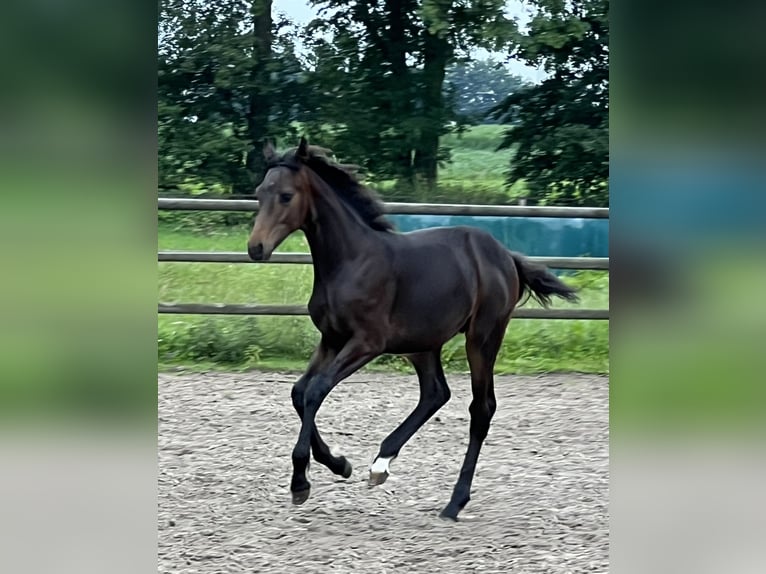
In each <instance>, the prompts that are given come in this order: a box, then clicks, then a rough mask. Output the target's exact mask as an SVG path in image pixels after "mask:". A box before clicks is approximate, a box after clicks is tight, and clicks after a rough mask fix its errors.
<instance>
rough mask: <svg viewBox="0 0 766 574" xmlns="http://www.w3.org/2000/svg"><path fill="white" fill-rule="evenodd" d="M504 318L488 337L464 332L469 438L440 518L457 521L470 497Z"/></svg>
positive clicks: (487, 419) (488, 419)
mask: <svg viewBox="0 0 766 574" xmlns="http://www.w3.org/2000/svg"><path fill="white" fill-rule="evenodd" d="M506 324H507V320H505V321H503V322H501V323H500V324H496V325H495V327H494V328H493V329H492V331H491V333H490V334H489V336H487V334H486V333H475V332H474V333H472V332H471V331H472V329H469V332H468V333H467V334H466V345H465V346H466V354H467V356H468V363H469V365H470V366H471V391H472V393H473V400H472V401H471V405H470V407H469V409H468V410H469V412H470V413H471V427H470V439H469V442H468V450H467V451H466V453H465V460H464V461H463V466H462V468H461V469H460V477H459V478H458V481H457V484H456V485H455V489H454V490H453V492H452V498H450V502H449V504H448V505H447V506H446V507H445V508H444V510H442V511H441V514H440V516H441V517H442V518H450V519H452V520H457V515H458V513H459V512H460V511H461V510H462V509H463V507H464V506H465V505H466V504H468V501H469V500H470V499H471V483H472V482H473V475H474V472H475V470H476V462H477V461H478V459H479V451H480V450H481V446H482V444H483V443H484V439H485V438H486V436H487V433H488V432H489V424H490V422H491V421H492V416H493V415H494V414H495V409H496V406H497V403H496V401H495V386H494V385H495V384H494V375H493V369H494V366H495V359H496V357H497V353H498V351H499V350H500V344H501V343H502V341H503V335H504V334H505V326H506Z"/></svg>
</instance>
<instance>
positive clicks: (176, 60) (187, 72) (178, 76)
mask: <svg viewBox="0 0 766 574" xmlns="http://www.w3.org/2000/svg"><path fill="white" fill-rule="evenodd" d="M288 26H289V22H287V21H285V20H277V21H274V20H272V16H271V0H161V2H160V19H159V31H158V32H159V34H158V36H159V38H158V40H159V42H158V44H159V50H158V52H159V54H158V81H157V84H158V85H157V91H158V100H159V101H158V138H159V179H160V185H161V186H170V187H172V186H179V185H184V184H188V183H190V182H194V183H197V184H202V185H203V186H205V187H206V188H208V189H210V188H218V189H219V190H220V191H231V192H234V193H250V192H252V190H253V189H254V188H255V185H256V184H257V183H258V181H259V179H260V177H261V175H262V171H263V165H262V163H261V161H262V160H261V157H262V154H261V152H260V150H261V148H262V146H263V142H264V139H265V138H267V137H273V136H276V135H281V134H283V133H285V132H289V131H290V127H289V126H290V122H291V121H294V120H295V119H296V118H295V116H296V107H298V104H297V103H296V102H297V101H298V100H300V98H301V97H302V94H303V91H302V89H301V85H302V84H301V82H302V77H301V67H300V65H299V63H298V61H297V58H296V56H295V46H294V38H293V37H292V36H291V34H290V33H289V28H288ZM277 104H278V105H277ZM249 150H250V151H251V150H257V153H250V154H248V151H249ZM246 163H247V167H249V168H250V176H248V171H247V170H246Z"/></svg>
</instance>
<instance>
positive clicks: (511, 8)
mask: <svg viewBox="0 0 766 574" xmlns="http://www.w3.org/2000/svg"><path fill="white" fill-rule="evenodd" d="M272 9H273V10H274V11H275V12H282V13H284V14H286V15H287V16H288V17H289V18H290V19H291V20H292V21H293V22H295V23H296V24H307V23H308V22H310V21H311V20H312V19H313V18H315V17H316V16H317V9H316V8H314V7H312V6H310V5H309V3H308V2H306V1H305V0H273V4H272ZM506 14H507V15H508V16H510V17H512V18H515V19H516V20H517V22H518V24H519V26H520V27H522V28H523V26H524V25H525V24H526V23H527V21H528V20H529V13H528V8H526V7H525V6H524V4H523V2H522V1H521V0H508V1H507V2H506ZM472 55H473V56H474V57H475V58H477V59H486V58H488V57H489V56H490V55H491V54H490V53H489V52H487V51H486V50H474V51H473V52H472ZM502 58H504V55H502V54H500V55H498V56H497V59H498V60H499V59H502ZM506 67H507V68H508V70H509V71H510V72H511V73H513V74H516V75H518V76H521V77H522V78H524V79H525V80H528V81H530V82H539V81H541V80H542V79H543V78H544V77H545V73H544V72H543V71H542V70H539V69H536V68H532V67H530V66H527V65H526V64H524V63H522V62H516V61H513V62H509V63H508V64H506Z"/></svg>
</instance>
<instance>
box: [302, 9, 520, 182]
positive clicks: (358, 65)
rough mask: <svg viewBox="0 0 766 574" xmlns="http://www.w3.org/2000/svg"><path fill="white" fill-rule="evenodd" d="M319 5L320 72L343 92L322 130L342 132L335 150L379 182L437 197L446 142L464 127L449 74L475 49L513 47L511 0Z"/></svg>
mask: <svg viewBox="0 0 766 574" xmlns="http://www.w3.org/2000/svg"><path fill="white" fill-rule="evenodd" d="M314 3H315V4H317V5H320V6H321V7H322V11H321V12H320V15H321V18H320V19H318V20H317V21H315V22H314V23H312V25H311V26H310V27H309V30H308V34H309V36H311V37H313V46H314V52H315V55H316V61H315V62H314V66H315V69H316V73H317V77H318V78H320V79H319V83H320V84H321V85H323V86H325V90H327V87H329V86H333V88H331V90H332V91H331V93H329V94H327V96H328V97H327V99H325V100H324V103H323V105H322V106H321V109H322V110H324V112H325V114H324V116H323V118H322V120H321V121H319V120H317V121H316V123H318V124H324V125H327V124H333V125H337V126H338V129H337V130H335V132H334V134H332V136H333V138H334V140H335V145H334V148H337V149H338V150H341V149H342V150H351V149H353V150H354V152H355V155H354V157H362V158H366V160H365V167H366V168H368V169H370V170H371V171H372V172H373V173H374V174H375V175H377V176H379V177H386V178H388V177H395V178H396V179H398V180H399V181H406V182H408V183H410V184H415V185H422V186H423V187H424V188H425V189H426V190H428V189H431V188H432V187H433V186H434V185H435V183H436V177H437V167H438V164H439V162H440V161H442V160H444V159H446V155H445V154H444V153H443V151H442V150H440V149H439V138H440V136H441V135H443V134H444V133H446V132H447V131H448V130H449V127H448V126H449V122H450V120H453V119H455V115H454V112H453V110H452V108H451V106H450V102H449V100H447V99H445V96H444V91H445V85H444V82H445V75H446V70H447V68H448V67H449V65H450V64H451V63H453V62H455V61H456V60H457V59H458V58H467V57H468V54H469V52H470V49H471V48H473V47H476V46H480V47H486V48H497V47H498V46H504V45H506V44H507V42H508V41H509V39H510V38H511V37H512V32H513V30H514V29H515V28H514V26H513V22H512V21H511V20H509V19H508V18H507V17H506V16H505V14H504V5H505V2H504V0H472V1H459V0H422V1H420V2H418V1H416V0H378V1H372V2H368V1H362V0H315V2H314ZM318 33H322V34H324V35H325V36H327V35H331V37H332V40H331V41H328V40H326V39H325V38H324V37H319V34H318ZM341 95H342V100H338V98H339V97H340V96H341ZM333 99H334V100H335V101H332V100H333Z"/></svg>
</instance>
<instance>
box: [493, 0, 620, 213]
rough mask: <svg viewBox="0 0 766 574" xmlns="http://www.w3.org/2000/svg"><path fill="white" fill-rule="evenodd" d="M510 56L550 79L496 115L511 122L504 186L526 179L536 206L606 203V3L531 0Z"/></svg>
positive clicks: (505, 144)
mask: <svg viewBox="0 0 766 574" xmlns="http://www.w3.org/2000/svg"><path fill="white" fill-rule="evenodd" d="M535 3H536V5H537V14H536V15H535V16H534V18H533V19H532V22H531V24H530V26H529V30H528V31H527V32H526V33H523V34H519V39H518V48H517V49H516V51H515V53H514V54H513V55H514V56H515V57H517V58H521V59H523V60H526V61H527V62H529V63H530V64H532V65H542V66H543V67H544V69H545V70H546V72H548V74H549V76H548V77H547V78H546V79H545V80H543V81H542V82H541V83H540V84H537V85H532V86H528V87H526V88H523V89H522V90H520V91H518V92H516V93H514V94H511V95H510V96H508V97H507V98H506V99H505V100H504V101H503V102H502V103H501V104H500V105H499V106H498V107H497V108H496V109H495V110H494V115H495V117H497V118H498V119H500V120H501V121H503V122H504V123H513V124H514V125H513V126H512V127H511V128H509V129H508V130H507V131H506V132H505V137H504V140H503V143H502V144H501V146H500V147H501V148H515V149H516V153H515V157H514V158H513V160H512V164H511V170H510V173H509V178H508V183H509V184H511V185H512V184H513V183H515V182H517V181H519V180H524V181H525V182H526V186H527V190H528V197H529V199H530V200H531V201H532V202H533V203H546V204H553V203H557V204H565V205H598V206H603V205H608V202H609V188H608V178H609V94H608V82H609V21H608V12H609V2H608V0H571V1H569V2H563V1H561V0H536V1H535Z"/></svg>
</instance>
